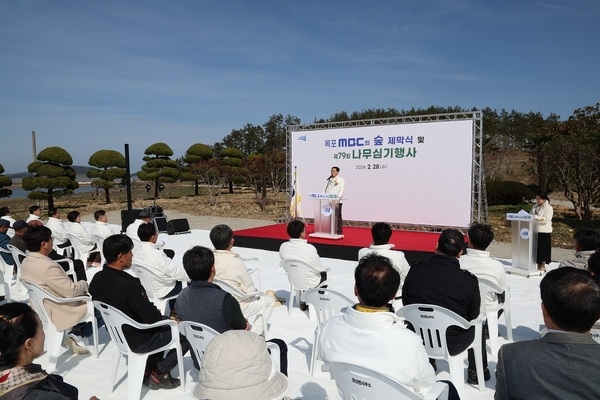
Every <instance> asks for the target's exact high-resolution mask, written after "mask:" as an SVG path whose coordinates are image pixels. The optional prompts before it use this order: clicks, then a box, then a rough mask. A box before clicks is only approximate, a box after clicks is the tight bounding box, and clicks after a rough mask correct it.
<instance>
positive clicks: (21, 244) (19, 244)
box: [8, 219, 27, 253]
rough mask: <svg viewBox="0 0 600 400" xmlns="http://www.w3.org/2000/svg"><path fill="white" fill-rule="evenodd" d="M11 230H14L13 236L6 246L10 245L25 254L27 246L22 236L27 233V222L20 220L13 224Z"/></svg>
mask: <svg viewBox="0 0 600 400" xmlns="http://www.w3.org/2000/svg"><path fill="white" fill-rule="evenodd" d="M13 229H14V230H15V235H14V236H13V237H12V238H11V239H10V241H9V242H8V244H12V245H13V246H15V247H16V248H17V249H19V250H21V251H22V252H23V253H25V252H26V251H27V244H26V243H25V241H24V240H23V235H24V234H25V232H26V231H27V222H25V221H23V220H22V219H20V220H17V221H15V223H14V224H13Z"/></svg>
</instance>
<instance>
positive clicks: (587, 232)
mask: <svg viewBox="0 0 600 400" xmlns="http://www.w3.org/2000/svg"><path fill="white" fill-rule="evenodd" d="M573 240H574V241H575V254H574V258H572V259H570V260H565V261H563V262H561V263H560V264H559V265H558V268H563V267H573V268H578V269H587V263H588V259H589V258H590V256H591V255H592V254H594V252H595V251H596V250H597V249H599V248H600V231H598V230H597V229H592V228H580V229H577V230H576V231H575V233H574V234H573Z"/></svg>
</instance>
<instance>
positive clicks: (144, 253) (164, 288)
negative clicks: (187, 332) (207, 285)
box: [133, 222, 189, 311]
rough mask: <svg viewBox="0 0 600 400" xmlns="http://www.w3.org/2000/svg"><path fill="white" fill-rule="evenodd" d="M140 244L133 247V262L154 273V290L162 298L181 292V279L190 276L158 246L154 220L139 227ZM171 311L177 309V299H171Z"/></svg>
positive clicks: (184, 279)
mask: <svg viewBox="0 0 600 400" xmlns="http://www.w3.org/2000/svg"><path fill="white" fill-rule="evenodd" d="M137 235H138V237H139V238H140V242H139V245H137V246H134V247H133V263H134V264H136V265H139V266H141V267H143V268H146V269H148V270H149V271H150V272H152V273H153V274H154V277H153V279H152V290H153V291H154V294H155V295H156V296H157V297H158V298H159V299H162V298H164V297H170V296H175V295H176V294H179V292H181V288H182V284H181V281H186V282H187V281H188V280H189V278H188V276H187V274H186V273H185V271H184V270H183V268H182V267H179V266H177V265H175V263H174V262H173V260H172V259H170V258H169V257H167V255H166V254H165V253H164V252H163V251H162V250H160V249H159V248H158V246H157V245H156V239H157V238H158V233H157V232H156V228H155V226H154V224H153V223H152V222H149V223H147V224H141V225H140V226H139V228H138V233H137ZM169 307H170V309H171V311H174V310H175V299H173V300H169Z"/></svg>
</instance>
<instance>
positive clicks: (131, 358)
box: [94, 301, 185, 400]
mask: <svg viewBox="0 0 600 400" xmlns="http://www.w3.org/2000/svg"><path fill="white" fill-rule="evenodd" d="M94 306H95V307H96V308H97V309H98V310H99V311H100V312H101V313H102V318H103V319H104V323H105V324H106V329H108V333H109V335H110V338H111V340H112V341H113V342H114V344H115V346H116V348H115V350H114V353H113V357H112V360H111V364H110V372H109V382H108V383H109V388H110V390H109V395H110V394H112V392H113V391H114V386H115V381H116V377H117V369H118V367H119V361H120V360H121V356H126V357H127V375H128V379H127V384H128V388H127V390H128V396H127V399H128V400H139V399H140V393H141V390H142V381H143V379H144V371H145V369H146V360H147V359H148V356H149V355H151V354H156V353H163V352H164V351H165V350H170V349H175V351H176V352H177V366H178V369H179V379H180V380H181V389H183V390H184V391H185V374H184V370H183V355H182V351H181V345H180V344H179V331H178V329H177V322H175V321H173V320H171V319H165V320H162V321H158V322H155V323H153V324H141V323H139V322H136V321H134V320H133V319H131V318H129V317H128V316H127V315H125V314H123V313H122V312H121V311H120V310H118V309H116V308H114V307H112V306H110V305H108V304H106V303H102V302H100V301H94ZM123 325H129V326H131V327H133V328H136V329H152V328H156V327H159V326H169V327H170V328H171V341H170V342H169V343H168V344H166V345H164V346H162V347H160V348H158V349H155V350H152V351H149V352H147V353H134V352H133V351H132V350H131V349H130V348H129V344H128V343H127V340H126V339H125V334H124V333H123Z"/></svg>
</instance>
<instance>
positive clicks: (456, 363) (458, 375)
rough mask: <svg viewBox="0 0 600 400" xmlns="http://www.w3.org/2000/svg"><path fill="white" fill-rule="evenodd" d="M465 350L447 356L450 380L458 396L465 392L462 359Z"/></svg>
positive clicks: (462, 395) (461, 396)
mask: <svg viewBox="0 0 600 400" xmlns="http://www.w3.org/2000/svg"><path fill="white" fill-rule="evenodd" d="M466 354H467V352H466V351H464V352H462V353H460V354H457V355H455V356H450V357H448V369H449V370H450V381H451V382H452V383H453V384H454V387H456V390H457V391H458V395H459V396H460V398H461V399H462V398H464V394H465V365H464V359H465V356H466Z"/></svg>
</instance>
